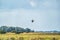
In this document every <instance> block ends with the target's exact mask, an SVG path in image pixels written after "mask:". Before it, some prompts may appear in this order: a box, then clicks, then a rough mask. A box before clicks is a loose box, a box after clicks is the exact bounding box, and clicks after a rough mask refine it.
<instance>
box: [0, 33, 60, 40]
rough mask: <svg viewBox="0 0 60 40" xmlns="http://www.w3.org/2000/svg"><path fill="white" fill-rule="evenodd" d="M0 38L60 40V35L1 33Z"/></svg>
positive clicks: (6, 39) (2, 39) (7, 39)
mask: <svg viewBox="0 0 60 40" xmlns="http://www.w3.org/2000/svg"><path fill="white" fill-rule="evenodd" d="M0 40H60V35H40V34H39V33H21V34H14V33H6V34H0Z"/></svg>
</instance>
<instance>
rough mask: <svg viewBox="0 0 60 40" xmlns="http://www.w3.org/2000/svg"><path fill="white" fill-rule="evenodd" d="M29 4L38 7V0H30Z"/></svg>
mask: <svg viewBox="0 0 60 40" xmlns="http://www.w3.org/2000/svg"><path fill="white" fill-rule="evenodd" d="M29 4H30V5H31V6H32V7H36V6H37V1H36V0H29Z"/></svg>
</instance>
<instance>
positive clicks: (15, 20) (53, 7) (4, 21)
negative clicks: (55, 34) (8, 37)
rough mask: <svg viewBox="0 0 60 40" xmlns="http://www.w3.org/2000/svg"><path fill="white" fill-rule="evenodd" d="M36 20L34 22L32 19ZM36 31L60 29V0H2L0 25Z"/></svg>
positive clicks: (0, 4)
mask: <svg viewBox="0 0 60 40" xmlns="http://www.w3.org/2000/svg"><path fill="white" fill-rule="evenodd" d="M32 19H33V20H34V23H32V22H31V20H32ZM2 25H7V26H19V27H23V28H30V29H33V30H35V31H48V30H49V31H50V30H59V29H60V0H0V26H2Z"/></svg>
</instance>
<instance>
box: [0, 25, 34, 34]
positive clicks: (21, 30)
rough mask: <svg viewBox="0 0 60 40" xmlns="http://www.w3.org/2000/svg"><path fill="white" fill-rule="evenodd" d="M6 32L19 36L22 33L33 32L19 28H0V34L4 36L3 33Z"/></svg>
mask: <svg viewBox="0 0 60 40" xmlns="http://www.w3.org/2000/svg"><path fill="white" fill-rule="evenodd" d="M8 32H11V33H16V34H19V33H23V32H27V33H29V32H34V30H31V29H29V28H25V29H24V28H21V27H13V26H10V27H9V26H1V27H0V34H5V33H8Z"/></svg>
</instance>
